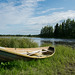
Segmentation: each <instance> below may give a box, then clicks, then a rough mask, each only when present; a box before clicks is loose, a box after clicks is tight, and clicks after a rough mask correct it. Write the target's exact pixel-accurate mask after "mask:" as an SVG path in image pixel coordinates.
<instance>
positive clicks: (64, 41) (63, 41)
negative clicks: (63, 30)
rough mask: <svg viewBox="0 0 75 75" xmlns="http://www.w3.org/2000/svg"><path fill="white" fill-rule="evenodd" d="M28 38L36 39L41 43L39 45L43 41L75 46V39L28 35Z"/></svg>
mask: <svg viewBox="0 0 75 75" xmlns="http://www.w3.org/2000/svg"><path fill="white" fill-rule="evenodd" d="M26 38H29V39H32V40H34V41H35V42H37V43H38V44H39V46H40V45H41V44H43V43H52V45H53V46H55V45H57V44H63V45H69V46H72V47H75V39H60V38H58V39H57V38H38V37H26Z"/></svg>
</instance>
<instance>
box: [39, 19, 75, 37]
mask: <svg viewBox="0 0 75 75" xmlns="http://www.w3.org/2000/svg"><path fill="white" fill-rule="evenodd" d="M40 37H55V38H75V21H74V19H73V20H71V19H67V20H64V21H63V22H62V23H61V24H58V23H57V24H56V25H55V27H54V28H53V27H52V26H50V25H47V26H45V27H43V28H42V29H41V31H40Z"/></svg>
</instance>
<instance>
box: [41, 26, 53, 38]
mask: <svg viewBox="0 0 75 75" xmlns="http://www.w3.org/2000/svg"><path fill="white" fill-rule="evenodd" d="M40 36H41V37H52V36H53V27H51V26H48V25H47V26H45V27H44V28H42V29H41V33H40Z"/></svg>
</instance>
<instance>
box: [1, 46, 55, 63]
mask: <svg viewBox="0 0 75 75" xmlns="http://www.w3.org/2000/svg"><path fill="white" fill-rule="evenodd" d="M54 53H55V49H54V47H40V48H16V49H15V48H2V47H0V62H1V61H11V60H18V59H24V60H27V59H28V58H29V59H31V58H33V59H41V58H47V57H51V56H53V54H54Z"/></svg>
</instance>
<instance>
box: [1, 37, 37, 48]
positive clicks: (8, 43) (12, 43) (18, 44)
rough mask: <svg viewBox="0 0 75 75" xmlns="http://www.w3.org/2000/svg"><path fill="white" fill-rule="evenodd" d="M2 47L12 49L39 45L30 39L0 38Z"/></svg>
mask: <svg viewBox="0 0 75 75" xmlns="http://www.w3.org/2000/svg"><path fill="white" fill-rule="evenodd" d="M0 46H2V47H11V48H31V47H38V44H37V43H36V42H34V41H33V40H31V39H28V38H0Z"/></svg>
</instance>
